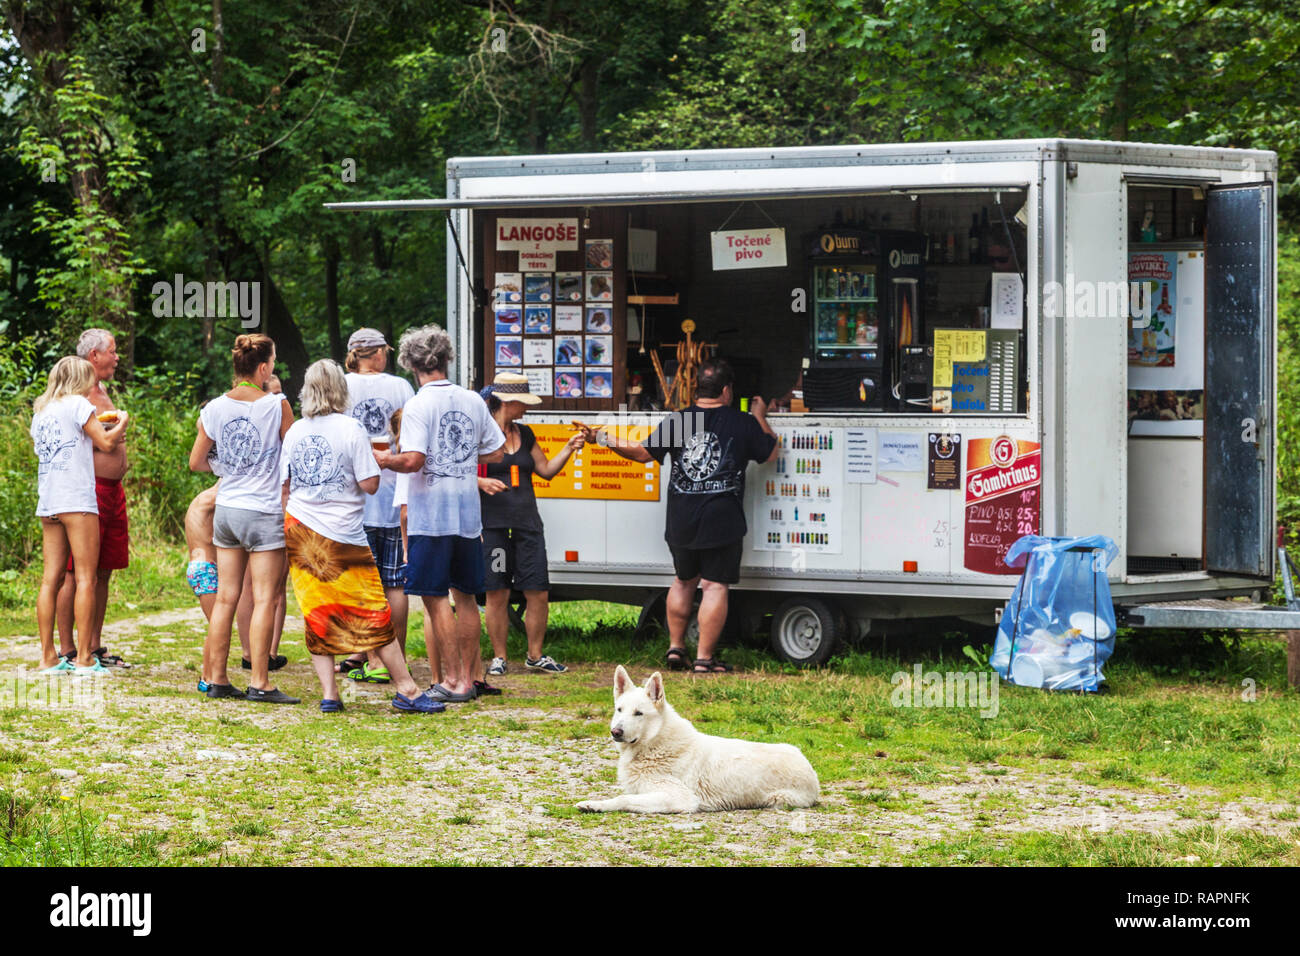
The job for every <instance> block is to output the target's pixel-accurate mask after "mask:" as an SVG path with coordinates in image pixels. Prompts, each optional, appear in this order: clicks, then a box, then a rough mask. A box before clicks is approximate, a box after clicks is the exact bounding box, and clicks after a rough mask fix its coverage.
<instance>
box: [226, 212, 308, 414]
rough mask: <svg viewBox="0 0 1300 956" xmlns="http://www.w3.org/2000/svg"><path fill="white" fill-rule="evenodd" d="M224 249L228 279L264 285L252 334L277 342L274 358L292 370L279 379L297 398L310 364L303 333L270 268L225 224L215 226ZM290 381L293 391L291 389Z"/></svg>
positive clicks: (287, 391)
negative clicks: (250, 280)
mask: <svg viewBox="0 0 1300 956" xmlns="http://www.w3.org/2000/svg"><path fill="white" fill-rule="evenodd" d="M216 231H217V237H218V241H219V243H220V248H221V265H222V269H223V270H224V271H225V274H226V279H227V280H231V281H235V282H242V281H247V280H248V278H249V277H250V276H256V277H257V281H258V282H260V283H261V293H262V295H261V323H260V325H259V326H258V327H257V328H256V329H250V330H249V331H257V332H264V333H266V334H267V335H269V336H271V338H273V339H275V355H276V359H277V360H278V361H279V362H283V363H284V364H285V365H287V366H288V367H289V372H288V374H287V375H282V376H280V378H281V383H280V384H281V385H282V386H283V388H284V393H285V395H295V394H297V391H298V389H299V388H301V387H302V379H303V373H305V372H306V371H307V366H308V365H310V364H311V361H310V359H309V358H308V355H307V345H306V343H304V342H303V340H302V332H301V330H299V328H298V324H297V323H296V322H295V321H294V320H293V313H292V312H290V311H289V306H288V305H287V304H286V303H285V301H284V297H283V296H282V295H281V294H280V290H279V288H278V287H277V286H276V284H275V280H274V279H273V278H272V277H271V269H270V264H269V263H268V262H267V261H266V259H265V258H264V257H263V256H262V255H261V254H259V252H258V251H257V249H256V248H255V247H254V246H253V245H252V244H251V243H249V242H248V241H246V240H245V239H244V237H243V236H241V235H239V234H238V233H236V232H235V231H234V230H233V229H231V228H230V227H229V225H228V224H226V223H224V222H217V223H216ZM290 381H292V382H293V387H292V388H290V385H289V383H290Z"/></svg>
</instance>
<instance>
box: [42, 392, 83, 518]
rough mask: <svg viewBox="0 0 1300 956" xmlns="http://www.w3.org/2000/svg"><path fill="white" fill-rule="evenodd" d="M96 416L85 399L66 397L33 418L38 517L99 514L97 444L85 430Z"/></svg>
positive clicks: (51, 403) (79, 396)
mask: <svg viewBox="0 0 1300 956" xmlns="http://www.w3.org/2000/svg"><path fill="white" fill-rule="evenodd" d="M93 414H95V406H94V405H92V404H90V401H89V400H88V399H87V398H86V397H85V396H84V395H65V396H64V397H63V398H60V399H59V400H58V401H56V402H50V404H48V405H46V406H45V407H44V408H43V409H41V412H40V414H39V415H36V416H35V417H33V418H32V429H31V435H32V443H33V444H34V445H35V446H36V461H37V466H36V490H37V501H36V514H37V515H38V516H40V517H47V516H49V515H60V514H65V513H67V512H70V511H84V512H91V513H93V514H99V501H98V500H97V499H96V497H95V443H94V442H93V441H91V439H90V436H89V435H87V434H86V433H85V431H84V430H83V429H82V426H83V425H85V424H86V422H87V421H89V420H90V416H91V415H93Z"/></svg>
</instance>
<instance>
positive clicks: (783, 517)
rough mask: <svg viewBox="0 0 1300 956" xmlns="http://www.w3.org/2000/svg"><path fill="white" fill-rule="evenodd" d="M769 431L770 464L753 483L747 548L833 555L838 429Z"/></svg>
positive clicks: (837, 532)
mask: <svg viewBox="0 0 1300 956" xmlns="http://www.w3.org/2000/svg"><path fill="white" fill-rule="evenodd" d="M775 431H776V440H777V448H778V449H779V451H778V452H777V456H776V461H775V462H774V465H775V468H774V469H771V470H768V469H764V471H763V472H762V474H763V475H764V477H763V478H761V479H757V482H758V484H757V487H756V488H755V491H756V492H757V494H755V495H754V515H753V518H754V520H753V529H754V530H753V533H752V535H751V539H750V540H751V541H752V544H751V547H753V549H754V550H755V551H787V552H791V553H793V552H794V551H795V550H796V549H801V550H803V551H805V552H808V551H815V552H818V553H823V554H839V553H840V552H841V551H842V550H843V542H842V541H841V535H842V533H843V532H842V528H841V510H842V507H843V503H842V501H841V498H842V496H843V494H844V480H843V475H844V433H843V432H842V431H840V432H838V433H837V430H835V429H830V428H795V429H787V428H778V429H776V430H775Z"/></svg>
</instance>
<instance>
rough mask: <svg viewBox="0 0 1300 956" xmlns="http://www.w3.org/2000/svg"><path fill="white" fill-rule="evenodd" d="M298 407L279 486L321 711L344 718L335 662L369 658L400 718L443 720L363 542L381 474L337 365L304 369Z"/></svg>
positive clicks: (326, 363) (291, 574) (291, 573)
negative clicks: (412, 662) (384, 676)
mask: <svg viewBox="0 0 1300 956" xmlns="http://www.w3.org/2000/svg"><path fill="white" fill-rule="evenodd" d="M301 401H302V414H303V418H302V420H301V421H298V422H295V423H294V425H293V427H292V428H290V429H289V431H288V433H287V434H286V435H285V436H284V453H283V454H282V455H281V456H280V479H281V481H283V482H284V486H285V489H286V491H287V492H288V495H289V497H288V502H287V504H286V505H285V517H284V537H285V543H286V545H287V548H288V554H289V577H290V579H291V580H292V581H293V592H294V594H295V595H297V597H298V604H299V606H300V607H301V608H302V616H303V624H304V629H305V631H306V639H307V650H309V651H310V652H311V662H312V666H313V667H314V668H315V669H316V676H317V677H318V678H320V685H321V693H322V695H323V696H322V699H321V704H320V709H321V711H322V712H324V713H327V714H328V713H335V712H337V711H340V710H342V709H343V703H342V701H341V700H340V699H339V693H338V680H337V677H336V675H335V672H334V659H335V657H336V656H337V655H346V654H365V653H367V652H370V651H373V652H375V653H376V654H377V655H378V657H379V660H380V661H381V662H382V664H383V666H384V667H385V668H387V670H388V673H389V674H390V675H391V678H392V680H393V682H394V685H395V687H396V688H397V696H396V697H394V698H393V707H394V708H396V709H397V710H402V711H418V712H421V713H426V714H432V713H437V712H439V711H441V710H443V709H444V708H445V705H443V704H442V703H441V702H438V701H435V700H434V699H433V698H432V697H430V696H429V695H428V694H427V693H424V694H422V693H420V689H419V687H417V686H416V683H415V681H413V680H411V675H410V673H409V672H408V671H407V669H406V661H405V660H404V659H403V657H402V650H401V647H400V646H399V645H398V643H397V639H396V638H395V637H394V635H393V620H392V611H391V609H390V608H389V606H388V601H387V599H386V598H385V597H384V586H383V583H382V582H381V581H380V578H379V569H378V568H377V567H376V566H375V557H374V554H373V553H372V552H371V550H370V544H369V542H368V541H367V540H366V531H365V526H364V524H363V523H362V517H363V514H364V512H365V500H366V496H367V495H373V494H374V493H375V491H376V490H378V488H379V465H378V464H377V463H376V461H375V453H374V452H373V451H372V450H371V448H370V436H369V435H367V434H366V430H365V429H364V428H363V427H362V425H361V423H360V422H358V421H357V420H356V419H355V418H353V417H351V416H350V415H348V414H347V409H348V386H347V382H346V381H345V380H344V378H343V370H342V369H341V368H339V366H338V363H336V362H332V361H330V360H329V359H322V360H321V361H319V362H316V363H315V364H314V365H312V366H311V368H309V369H307V374H306V375H305V376H304V377H303V384H302V395H301Z"/></svg>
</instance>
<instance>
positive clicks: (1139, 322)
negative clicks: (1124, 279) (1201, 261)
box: [1128, 252, 1178, 366]
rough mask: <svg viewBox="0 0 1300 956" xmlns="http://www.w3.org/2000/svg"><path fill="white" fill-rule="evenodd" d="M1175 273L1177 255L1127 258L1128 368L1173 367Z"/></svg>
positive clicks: (1173, 253)
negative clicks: (1140, 366) (1132, 366)
mask: <svg viewBox="0 0 1300 956" xmlns="http://www.w3.org/2000/svg"><path fill="white" fill-rule="evenodd" d="M1177 270H1178V253H1176V252H1134V253H1130V254H1129V257H1128V281H1129V290H1130V294H1129V339H1128V364H1129V365H1146V366H1160V365H1164V366H1170V365H1173V364H1174V329H1175V326H1176V324H1177V323H1176V321H1175V320H1176V316H1177V302H1178V295H1177V289H1176V288H1175V282H1174V279H1175V276H1176V275H1177Z"/></svg>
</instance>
